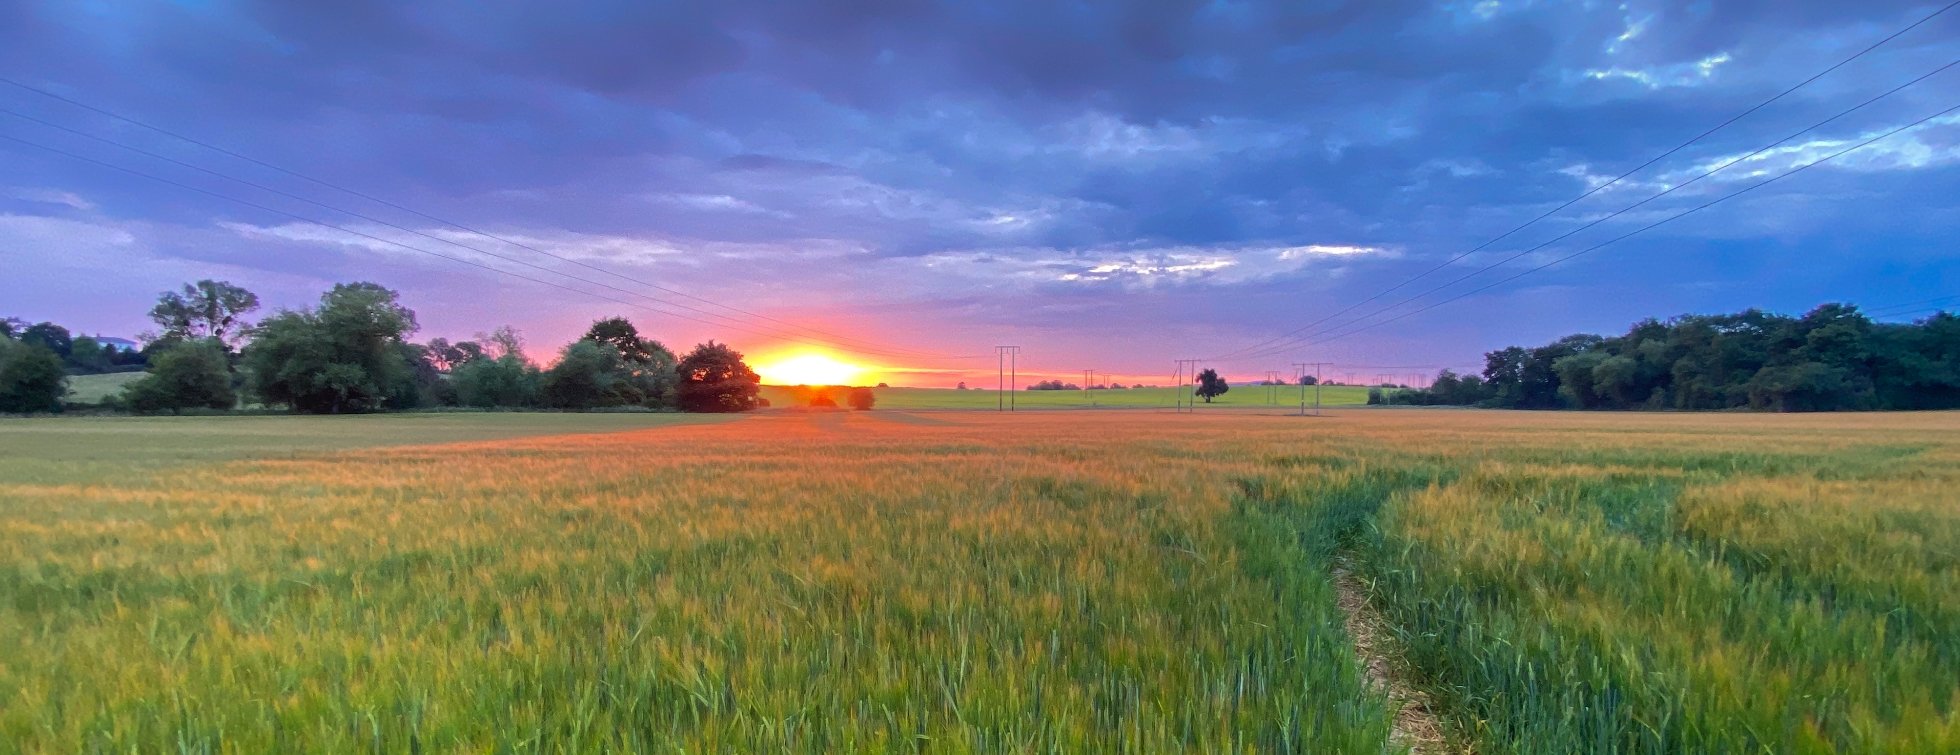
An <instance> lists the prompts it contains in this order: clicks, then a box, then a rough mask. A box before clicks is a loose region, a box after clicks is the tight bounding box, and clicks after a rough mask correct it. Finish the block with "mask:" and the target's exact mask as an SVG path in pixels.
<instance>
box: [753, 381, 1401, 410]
mask: <svg viewBox="0 0 1960 755" xmlns="http://www.w3.org/2000/svg"><path fill="white" fill-rule="evenodd" d="M1186 390H1187V391H1188V390H1189V389H1186ZM1093 394H1094V395H1093V397H1092V396H1090V395H1088V394H1085V393H1083V392H1082V391H1026V390H1024V391H1016V392H1015V393H1014V397H1013V398H1014V405H1015V407H1016V408H1020V409H1081V408H1087V407H1089V406H1091V402H1092V401H1093V405H1094V406H1097V407H1110V408H1129V409H1140V408H1153V407H1161V408H1164V409H1170V408H1173V407H1175V406H1176V405H1177V401H1178V393H1177V389H1176V388H1170V387H1161V388H1131V389H1126V390H1120V391H1094V392H1093ZM876 395H877V396H878V408H879V409H898V410H906V411H915V410H930V409H995V408H996V407H997V406H998V405H999V402H1000V400H1001V396H1000V394H999V393H997V392H995V391H993V390H964V391H962V390H955V389H950V388H878V389H876ZM762 396H763V398H766V399H769V403H770V404H772V405H774V406H795V405H796V401H795V398H794V396H793V394H792V389H790V388H788V387H785V386H773V385H770V386H763V388H762ZM1313 396H1314V393H1313V388H1312V387H1309V388H1307V402H1308V406H1312V402H1313ZM1189 398H1190V395H1189V393H1188V392H1187V393H1186V394H1185V400H1189ZM838 400H839V402H840V403H841V402H842V397H841V396H840V397H838ZM1275 401H1276V402H1277V403H1274V402H1275ZM1320 402H1321V405H1322V406H1324V407H1325V406H1354V405H1359V404H1366V403H1368V389H1367V388H1358V387H1353V386H1341V385H1330V386H1322V387H1321V389H1320ZM1299 405H1300V388H1299V386H1292V387H1287V386H1278V387H1277V390H1276V391H1275V392H1273V393H1269V392H1268V391H1267V387H1266V386H1263V385H1236V386H1232V389H1231V390H1229V391H1226V392H1225V395H1223V396H1219V397H1218V398H1217V399H1216V400H1215V401H1214V402H1213V403H1210V404H1206V403H1204V401H1203V400H1199V402H1198V408H1199V409H1200V410H1203V409H1208V408H1225V407H1254V406H1257V407H1271V406H1278V407H1281V408H1294V409H1297V408H1298V407H1299Z"/></svg>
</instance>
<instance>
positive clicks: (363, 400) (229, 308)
mask: <svg viewBox="0 0 1960 755" xmlns="http://www.w3.org/2000/svg"><path fill="white" fill-rule="evenodd" d="M258 308H259V300H258V297H257V296H256V295H254V294H252V293H251V292H250V291H247V290H245V289H243V288H241V287H239V286H236V285H233V284H231V283H228V282H224V281H210V280H206V281H198V282H196V283H192V284H187V285H185V286H184V287H183V288H182V289H181V290H179V291H170V292H165V293H163V294H162V295H160V296H159V297H158V301H157V304H156V306H155V307H153V308H152V309H151V310H150V313H149V314H150V319H151V320H152V321H153V322H155V323H156V324H157V327H158V330H157V331H155V332H152V333H146V334H145V335H144V339H145V341H147V343H146V345H145V347H144V349H143V350H142V351H141V352H140V353H134V352H132V353H134V357H133V359H140V360H141V364H143V365H145V366H146V367H147V374H146V375H145V376H144V377H142V378H140V379H138V380H136V381H135V382H133V383H131V384H130V385H129V386H128V387H126V388H125V389H124V390H123V392H122V395H121V396H119V397H112V398H111V399H110V403H109V405H108V406H107V407H105V408H112V409H126V410H129V411H135V412H145V413H150V412H182V411H187V410H204V411H226V410H232V409H235V408H237V407H238V406H239V405H240V404H241V403H244V402H256V403H257V404H259V405H262V406H265V407H268V408H283V409H289V410H292V411H297V412H304V413H312V414H342V413H362V412H379V411H399V410H407V409H422V408H435V407H473V408H480V409H561V410H572V411H592V410H608V409H612V410H629V409H636V410H680V411H691V412H739V411H747V410H750V409H755V408H757V407H759V406H762V405H763V404H764V401H763V399H762V398H761V397H760V378H759V377H758V376H757V375H756V373H755V371H754V370H752V369H750V368H749V366H748V364H747V363H745V362H744V361H743V358H742V355H741V354H740V353H739V352H737V351H735V350H734V349H732V348H730V347H729V346H728V345H726V344H720V343H716V342H714V341H709V342H707V343H703V344H700V345H697V346H695V347H694V349H693V350H692V351H690V352H688V354H687V355H686V356H677V355H676V354H675V353H674V352H673V351H671V350H669V349H668V348H667V347H666V346H665V345H662V344H661V343H660V342H659V341H656V340H654V339H651V338H647V337H643V336H642V335H641V334H640V332H639V329H638V328H637V327H635V326H634V325H633V323H632V322H630V321H628V320H627V319H626V318H623V317H612V318H607V319H604V320H599V321H597V322H594V323H593V324H592V326H591V327H590V328H589V329H587V330H586V332H585V334H584V335H583V336H582V337H580V338H579V340H577V341H574V342H572V343H571V344H568V345H566V346H565V347H564V349H563V350H561V351H560V352H559V358H558V361H557V362H556V363H555V364H553V365H552V366H551V367H550V368H548V369H547V368H541V367H539V366H538V365H536V364H534V363H532V362H531V361H530V360H529V359H527V358H526V357H525V355H524V350H523V343H522V340H521V339H520V338H519V336H518V334H517V332H516V331H515V330H513V329H511V328H509V327H503V328H499V329H497V330H494V331H492V332H490V333H487V334H483V335H479V336H478V337H477V338H476V339H475V340H465V341H458V342H453V343H452V342H450V341H449V340H447V339H444V338H435V339H431V340H429V341H427V342H425V343H415V342H413V341H411V340H409V336H411V335H412V334H414V333H415V332H416V331H417V330H418V329H419V325H418V323H417V322H416V317H415V312H414V311H413V310H411V309H409V308H408V307H406V306H404V305H403V304H402V303H401V301H400V297H399V295H398V294H396V292H394V291H391V290H389V289H387V288H385V287H382V286H380V285H377V284H374V283H343V284H339V285H336V286H334V287H333V289H332V290H330V291H327V292H326V293H324V294H322V295H321V297H320V300H319V303H318V304H317V305H315V306H313V307H306V308H300V309H291V310H280V311H278V312H275V313H273V314H272V315H270V316H268V317H266V318H264V319H263V320H261V321H259V322H256V323H254V322H251V321H250V320H249V319H248V318H249V317H250V315H251V314H252V313H253V312H255V311H257V309H258ZM0 323H4V328H3V329H0V336H4V337H0V412H14V413H27V412H56V411H61V410H62V409H63V408H64V404H63V396H65V395H66V393H67V386H66V379H67V376H68V375H69V374H70V369H71V367H72V366H71V365H69V364H68V363H69V362H71V361H72V358H71V357H69V356H66V355H64V354H63V350H62V349H59V348H56V343H55V342H53V341H52V340H51V335H52V332H51V331H50V330H49V329H47V328H43V327H42V326H46V325H49V324H48V323H42V324H41V325H36V326H28V327H23V325H24V324H23V323H22V322H21V321H19V320H14V319H7V320H4V321H0ZM37 329H38V330H37ZM56 329H58V328H56ZM61 333H62V334H64V335H65V333H66V331H65V330H61ZM82 340H83V339H79V338H78V339H72V342H69V343H68V344H67V346H68V348H67V352H68V353H70V354H72V353H74V352H75V349H74V344H75V343H79V342H81V341H82ZM133 359H132V361H133Z"/></svg>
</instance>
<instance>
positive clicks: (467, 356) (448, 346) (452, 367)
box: [422, 338, 486, 373]
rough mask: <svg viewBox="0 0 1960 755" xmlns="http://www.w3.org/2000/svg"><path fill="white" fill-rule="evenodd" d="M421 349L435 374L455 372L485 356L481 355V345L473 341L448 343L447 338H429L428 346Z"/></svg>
mask: <svg viewBox="0 0 1960 755" xmlns="http://www.w3.org/2000/svg"><path fill="white" fill-rule="evenodd" d="M422 348H423V351H424V352H425V353H426V354H427V357H426V358H427V359H428V360H429V364H430V365H431V366H433V367H435V368H436V371H437V372H443V373H450V372H455V371H456V368H458V367H461V366H463V365H465V364H469V363H470V362H473V361H475V360H478V359H483V358H485V356H486V355H485V354H484V353H483V344H480V343H477V342H475V341H457V342H455V343H450V342H449V339H447V338H431V339H429V343H428V345H426V346H424V347H422Z"/></svg>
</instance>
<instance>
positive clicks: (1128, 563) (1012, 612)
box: [0, 410, 1960, 753]
mask: <svg viewBox="0 0 1960 755" xmlns="http://www.w3.org/2000/svg"><path fill="white" fill-rule="evenodd" d="M1333 415H1334V416H1331V417H1328V418H1321V419H1306V418H1290V417H1281V416H1264V415H1261V414H1257V413H1246V412H1219V413H1211V414H1205V413H1200V414H1196V415H1173V414H1165V413H1156V412H1087V413H1067V414H1061V413H1054V414H1041V413H1037V414H1028V415H1018V416H1002V415H998V414H994V413H982V412H974V413H928V414H910V413H904V412H893V411H879V412H870V413H836V414H814V415H812V414H793V413H765V414H763V415H759V416H753V417H748V418H742V419H738V420H735V421H732V422H717V423H710V424H698V423H696V424H687V421H688V420H691V419H692V418H688V417H676V416H673V415H435V416H427V417H350V418H317V419H316V418H279V417H269V418H212V419H201V418H182V419H177V418H170V419H145V420H131V419H91V420H61V419H54V420H31V421H7V422H4V423H0V646H4V647H7V648H9V649H10V650H9V652H7V653H3V654H0V741H4V742H8V743H11V744H12V746H13V747H17V748H20V749H24V750H29V751H35V750H83V749H87V750H97V749H99V750H132V749H134V750H156V749H165V748H169V749H179V750H206V749H209V750H228V751H252V752H257V751H292V750H318V751H347V750H355V749H360V750H377V751H413V750H418V749H436V750H471V751H481V750H491V749H550V750H581V751H582V750H597V749H613V750H630V751H665V752H761V751H769V752H779V751H794V752H836V751H907V752H916V751H934V752H1002V751H1011V752H1076V751H1085V750H1093V751H1119V750H1120V751H1131V752H1186V751H1191V752H1200V751H1202V752H1224V751H1234V752H1237V751H1246V752H1255V751H1282V752H1284V751H1308V752H1354V753H1364V752H1365V753H1376V752H1382V751H1384V749H1392V748H1393V747H1394V746H1395V744H1394V742H1393V741H1392V740H1391V720H1392V719H1393V716H1394V711H1393V707H1394V706H1393V704H1392V703H1391V702H1390V701H1389V700H1387V699H1385V697H1384V696H1383V694H1382V693H1381V692H1379V691H1377V690H1376V689H1374V688H1373V687H1371V686H1370V685H1368V684H1367V683H1366V682H1365V681H1364V678H1363V675H1362V673H1361V670H1360V668H1359V664H1358V663H1357V659H1356V657H1355V655H1354V652H1353V650H1352V645H1351V641H1350V638H1349V637H1348V636H1347V634H1346V630H1345V629H1344V628H1343V622H1342V614H1341V612H1340V609H1339V608H1338V607H1337V605H1336V600H1335V592H1334V589H1333V587H1332V584H1331V582H1330V580H1329V576H1328V575H1329V571H1330V567H1332V566H1333V565H1334V564H1335V563H1336V562H1341V563H1346V564H1348V565H1349V566H1350V568H1352V569H1353V570H1354V571H1355V572H1356V573H1357V574H1358V575H1360V576H1361V577H1362V578H1363V581H1364V583H1365V584H1367V585H1368V586H1369V589H1370V591H1371V597H1372V600H1373V601H1374V602H1375V604H1376V607H1377V608H1379V609H1380V610H1381V612H1382V613H1383V614H1384V615H1385V616H1386V617H1388V619H1389V620H1390V622H1391V624H1392V627H1393V630H1394V634H1395V635H1396V636H1397V637H1399V642H1396V643H1394V645H1395V646H1396V647H1397V648H1398V649H1399V651H1400V652H1401V653H1402V654H1403V655H1404V656H1405V657H1406V659H1407V661H1408V662H1409V664H1410V666H1411V668H1410V669H1409V672H1410V674H1411V675H1412V676H1413V677H1414V678H1415V679H1416V680H1418V682H1419V683H1420V684H1421V685H1422V686H1424V687H1426V688H1427V689H1428V690H1429V691H1430V692H1431V694H1432V696H1433V698H1434V699H1435V701H1436V704H1437V706H1438V708H1439V711H1440V712H1441V713H1443V714H1444V717H1445V718H1446V719H1447V720H1448V721H1451V722H1454V724H1455V726H1456V731H1457V736H1458V737H1460V738H1463V739H1464V740H1467V741H1468V742H1470V743H1471V744H1474V746H1475V747H1477V748H1478V749H1479V750H1480V751H1485V752H1575V751H1589V752H1614V751H1618V752H1689V751H1730V752H1741V751H1747V752H1940V751H1948V752H1950V751H1954V750H1956V749H1960V719H1956V717H1955V713H1954V711H1955V709H1956V707H1960V706H1956V703H1957V702H1960V681H1956V680H1960V648H1957V647H1956V644H1957V643H1956V639H1955V638H1956V637H1960V612H1957V611H1956V609H1955V606H1960V564H1957V563H1956V559H1960V508H1957V506H1960V504H1956V503H1955V502H1954V500H1953V498H1952V496H1951V494H1950V491H1952V490H1955V489H1960V416H1955V415H1950V414H1903V415H1836V416H1763V415H1658V414H1654V415H1603V414H1563V413H1562V414H1539V413H1523V412H1514V413H1502V412H1477V411H1421V410H1409V411H1364V410H1344V411H1337V412H1334V413H1333ZM425 421H426V422H428V423H429V424H419V423H422V422H425ZM253 423H265V424H253ZM605 423H612V424H605ZM591 431H607V432H600V433H593V432H591ZM567 432H583V433H585V434H578V435H562V434H556V433H567ZM527 435H529V436H532V437H520V436H527ZM313 438H318V439H320V440H319V441H318V442H317V443H314V442H312V441H311V440H310V439H313ZM443 440H454V441H459V442H449V443H439V442H438V441H443ZM379 443H389V444H419V445H394V446H391V447H386V448H373V447H364V446H369V445H370V444H379ZM191 447H209V448H212V449H216V450H212V451H208V452H206V451H190V450H186V449H187V448H191ZM115 461H119V462H121V463H119V464H112V463H111V462H115Z"/></svg>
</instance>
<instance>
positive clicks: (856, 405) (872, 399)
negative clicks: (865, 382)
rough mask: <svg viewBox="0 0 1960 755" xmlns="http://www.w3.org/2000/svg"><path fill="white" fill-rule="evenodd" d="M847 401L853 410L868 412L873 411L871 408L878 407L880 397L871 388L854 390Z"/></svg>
mask: <svg viewBox="0 0 1960 755" xmlns="http://www.w3.org/2000/svg"><path fill="white" fill-rule="evenodd" d="M846 401H848V402H850V405H851V408H852V409H856V410H858V411H861V412H868V411H871V407H874V406H877V405H878V395H877V394H876V393H874V392H873V391H872V390H871V389H870V388H852V389H851V395H850V397H849V398H848V399H846Z"/></svg>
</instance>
